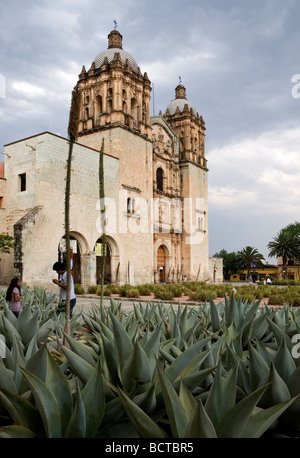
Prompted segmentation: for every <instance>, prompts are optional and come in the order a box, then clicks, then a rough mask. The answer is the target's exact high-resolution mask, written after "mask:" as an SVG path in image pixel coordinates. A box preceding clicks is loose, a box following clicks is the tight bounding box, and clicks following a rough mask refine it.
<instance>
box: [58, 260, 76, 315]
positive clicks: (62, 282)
mask: <svg viewBox="0 0 300 458" xmlns="http://www.w3.org/2000/svg"><path fill="white" fill-rule="evenodd" d="M52 269H53V270H55V271H56V272H57V273H58V275H59V280H56V279H55V278H53V280H52V281H53V283H55V284H56V285H57V286H59V287H60V294H59V297H60V304H62V303H64V305H63V306H62V305H60V306H59V307H58V308H57V311H58V312H65V311H66V305H65V304H66V299H67V268H66V265H65V263H64V262H55V263H54V264H53V268H52ZM75 305H76V296H75V290H74V280H73V277H72V275H71V285H70V318H72V315H73V308H74V307H75Z"/></svg>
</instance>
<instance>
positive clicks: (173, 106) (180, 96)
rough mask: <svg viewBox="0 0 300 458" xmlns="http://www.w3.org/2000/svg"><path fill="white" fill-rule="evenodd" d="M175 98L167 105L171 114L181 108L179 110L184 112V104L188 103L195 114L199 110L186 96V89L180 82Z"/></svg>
mask: <svg viewBox="0 0 300 458" xmlns="http://www.w3.org/2000/svg"><path fill="white" fill-rule="evenodd" d="M175 97H176V98H175V99H174V100H172V101H171V102H170V103H169V105H168V106H167V111H168V112H169V114H170V115H173V114H174V113H175V111H176V110H177V107H178V108H179V111H180V112H181V113H182V111H183V109H184V106H185V105H187V106H188V109H189V110H190V109H192V110H193V113H194V114H195V116H196V115H197V110H196V108H195V106H194V105H193V104H192V103H191V102H189V101H188V100H187V98H186V89H185V87H184V86H183V85H182V84H179V85H178V86H177V87H176V89H175Z"/></svg>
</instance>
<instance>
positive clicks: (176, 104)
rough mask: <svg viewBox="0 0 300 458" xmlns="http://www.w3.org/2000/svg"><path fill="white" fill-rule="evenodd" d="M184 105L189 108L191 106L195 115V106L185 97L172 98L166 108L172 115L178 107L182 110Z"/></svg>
mask: <svg viewBox="0 0 300 458" xmlns="http://www.w3.org/2000/svg"><path fill="white" fill-rule="evenodd" d="M184 105H187V106H188V108H189V110H190V109H191V108H192V110H193V112H194V114H195V115H197V110H196V108H195V106H194V105H193V104H192V103H191V102H189V101H188V100H187V99H174V100H172V101H171V102H170V103H169V105H168V106H167V110H169V114H170V115H173V114H174V113H175V111H176V109H177V107H178V108H179V110H180V112H182V111H183V109H184Z"/></svg>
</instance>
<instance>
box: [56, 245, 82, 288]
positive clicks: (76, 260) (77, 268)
mask: <svg viewBox="0 0 300 458" xmlns="http://www.w3.org/2000/svg"><path fill="white" fill-rule="evenodd" d="M70 247H71V254H70V257H71V273H72V276H73V280H74V283H78V284H80V283H81V262H80V246H79V243H78V240H77V239H76V238H75V237H74V236H71V237H70ZM58 261H60V262H66V239H65V237H63V238H62V239H61V241H60V242H59V245H58Z"/></svg>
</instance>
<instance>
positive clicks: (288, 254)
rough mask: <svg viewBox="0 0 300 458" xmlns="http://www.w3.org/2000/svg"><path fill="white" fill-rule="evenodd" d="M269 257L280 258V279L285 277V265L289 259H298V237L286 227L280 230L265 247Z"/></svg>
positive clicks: (299, 239) (299, 246) (299, 247)
mask: <svg viewBox="0 0 300 458" xmlns="http://www.w3.org/2000/svg"><path fill="white" fill-rule="evenodd" d="M267 247H268V249H269V250H270V251H269V256H270V257H277V258H278V257H279V256H280V257H282V278H283V279H285V278H286V275H287V263H288V260H289V259H300V236H299V234H298V233H297V232H296V231H294V230H292V228H291V229H289V226H287V227H286V228H284V229H281V231H279V232H278V233H277V235H276V236H275V237H274V238H273V240H272V241H271V242H269V243H268V245H267Z"/></svg>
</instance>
